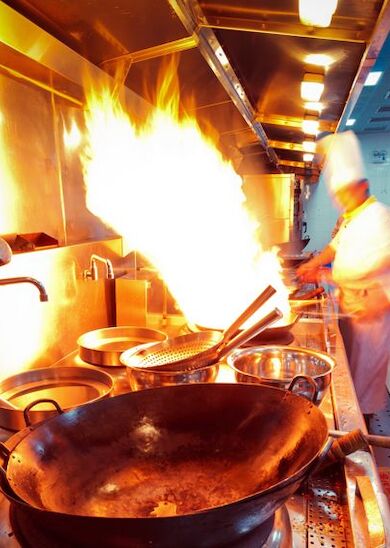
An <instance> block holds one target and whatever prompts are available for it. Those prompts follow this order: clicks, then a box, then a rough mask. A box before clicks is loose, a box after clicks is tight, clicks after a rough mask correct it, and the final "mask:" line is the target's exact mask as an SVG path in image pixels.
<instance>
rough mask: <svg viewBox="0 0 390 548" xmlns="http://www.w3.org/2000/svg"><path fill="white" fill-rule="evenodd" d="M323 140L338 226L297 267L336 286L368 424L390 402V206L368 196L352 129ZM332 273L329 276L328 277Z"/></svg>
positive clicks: (306, 276)
mask: <svg viewBox="0 0 390 548" xmlns="http://www.w3.org/2000/svg"><path fill="white" fill-rule="evenodd" d="M322 141H323V142H321V141H320V142H319V145H320V147H319V148H320V150H322V153H323V154H324V157H325V163H324V170H323V174H324V178H325V181H326V183H327V186H328V189H329V192H330V194H331V196H332V197H333V198H334V200H335V202H336V204H337V205H338V206H339V208H340V209H341V210H342V219H341V223H340V226H339V228H338V231H337V233H336V235H335V236H334V238H333V239H332V240H331V241H330V243H329V244H328V245H327V246H326V247H325V249H323V250H322V251H321V252H320V253H319V254H318V255H316V256H314V257H313V258H312V259H311V260H310V261H308V262H307V263H305V264H303V265H301V266H300V267H299V268H298V271H297V274H298V276H299V277H300V278H301V279H302V280H303V281H313V280H315V279H318V278H320V277H321V275H323V273H324V272H326V270H323V268H322V267H323V266H324V265H326V264H328V263H333V264H332V269H331V271H330V279H331V281H332V282H333V283H334V284H335V286H336V287H337V294H338V299H339V306H340V311H341V312H342V314H343V318H342V319H340V331H341V333H342V336H343V340H344V346H345V350H346V353H347V357H348V360H349V365H350V369H351V374H352V378H353V381H354V385H355V389H356V394H357V397H358V400H359V404H360V407H361V410H362V412H363V414H364V415H365V418H366V422H367V424H368V423H369V419H370V417H371V416H372V414H373V413H376V412H377V411H379V410H380V409H382V408H383V407H384V405H385V402H386V397H387V389H386V376H387V367H388V362H389V355H390V352H389V349H390V208H389V207H388V206H386V205H384V204H382V203H380V202H378V201H377V200H376V198H375V197H374V196H371V195H370V188H369V182H368V181H367V179H366V178H365V174H364V165H363V160H362V156H361V152H360V147H359V142H358V139H357V137H356V135H355V134H354V133H353V132H352V131H346V132H343V133H339V134H335V135H332V136H328V137H326V138H325V139H324V140H322ZM328 278H329V276H328Z"/></svg>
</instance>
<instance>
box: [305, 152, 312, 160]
mask: <svg viewBox="0 0 390 548" xmlns="http://www.w3.org/2000/svg"><path fill="white" fill-rule="evenodd" d="M313 158H314V154H310V152H305V154H304V155H303V161H304V162H312V161H313Z"/></svg>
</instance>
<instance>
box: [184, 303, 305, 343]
mask: <svg viewBox="0 0 390 548" xmlns="http://www.w3.org/2000/svg"><path fill="white" fill-rule="evenodd" d="M299 317H300V315H299V314H297V313H296V312H294V311H291V312H290V314H289V315H288V316H284V317H283V319H282V320H281V321H279V322H278V323H277V325H276V326H271V327H267V329H265V330H264V331H262V332H261V333H259V334H258V335H255V336H254V337H253V338H252V339H251V340H250V341H249V343H250V344H255V343H257V342H261V341H268V340H270V341H272V340H274V339H275V338H278V337H282V336H285V335H286V334H287V333H289V332H290V330H291V329H292V328H293V327H294V325H295V324H296V322H297V321H298V320H299ZM188 327H189V329H190V330H191V331H193V332H195V333H196V332H198V331H209V330H215V331H218V329H216V328H212V327H206V326H204V325H199V324H195V325H194V324H188Z"/></svg>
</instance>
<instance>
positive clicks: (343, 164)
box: [318, 130, 366, 193]
mask: <svg viewBox="0 0 390 548" xmlns="http://www.w3.org/2000/svg"><path fill="white" fill-rule="evenodd" d="M318 145H319V146H318V149H319V152H320V154H324V155H325V165H324V169H323V176H324V179H325V182H326V184H327V186H328V188H329V190H330V191H331V192H332V193H335V192H337V191H338V190H340V189H341V188H343V187H345V186H347V185H350V184H351V183H355V182H357V181H361V180H362V179H365V178H366V175H365V168H364V163H363V158H362V154H361V150H360V145H359V141H358V138H357V137H356V135H355V133H354V132H353V131H350V130H349V131H344V132H342V133H335V134H334V135H328V136H327V137H325V138H324V139H321V140H320V141H319V143H318Z"/></svg>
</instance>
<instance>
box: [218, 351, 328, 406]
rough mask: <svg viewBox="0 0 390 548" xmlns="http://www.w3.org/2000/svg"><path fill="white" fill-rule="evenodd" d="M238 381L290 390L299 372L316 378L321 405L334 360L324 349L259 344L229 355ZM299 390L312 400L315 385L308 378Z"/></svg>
mask: <svg viewBox="0 0 390 548" xmlns="http://www.w3.org/2000/svg"><path fill="white" fill-rule="evenodd" d="M227 363H228V365H229V366H230V367H231V368H232V369H233V370H234V372H235V377H236V380H237V381H238V382H246V383H258V384H266V385H268V386H275V387H276V388H282V389H284V390H286V389H287V388H288V386H289V384H290V382H291V381H292V379H293V378H294V377H295V376H296V375H306V376H309V377H312V378H313V379H314V381H315V382H316V384H317V388H318V394H317V399H316V401H315V402H314V403H316V405H319V404H320V403H321V401H322V400H323V398H324V396H325V393H326V390H327V388H328V386H329V384H330V381H331V377H332V371H333V368H334V366H335V361H334V359H333V358H332V357H331V356H329V355H328V354H325V353H323V352H317V351H316V350H312V349H309V348H300V347H297V346H295V347H294V346H256V347H252V348H246V349H243V350H236V351H235V352H232V353H231V354H230V355H229V356H228V358H227ZM297 392H298V393H299V394H300V395H301V396H305V397H307V398H309V399H311V396H312V388H311V387H310V386H309V385H308V383H307V382H305V381H304V380H302V381H299V382H298V384H297Z"/></svg>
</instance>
